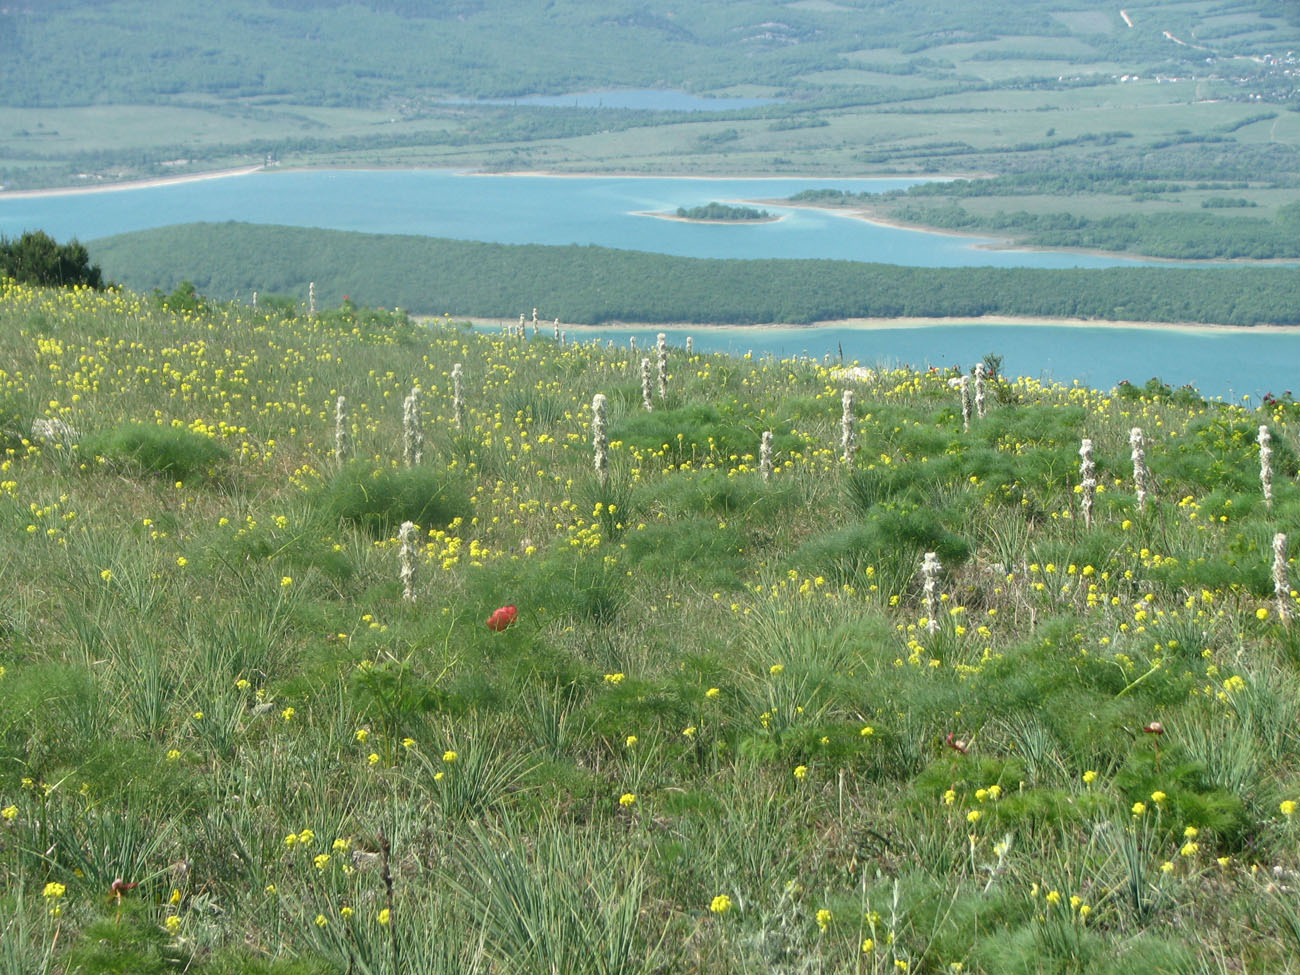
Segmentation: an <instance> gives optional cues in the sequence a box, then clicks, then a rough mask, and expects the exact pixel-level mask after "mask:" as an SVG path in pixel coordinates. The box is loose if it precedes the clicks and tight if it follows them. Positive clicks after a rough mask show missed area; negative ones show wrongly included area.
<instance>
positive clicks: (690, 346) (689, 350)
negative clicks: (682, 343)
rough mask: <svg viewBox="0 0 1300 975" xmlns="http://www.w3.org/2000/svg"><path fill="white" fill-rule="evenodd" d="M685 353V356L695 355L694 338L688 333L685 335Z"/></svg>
mask: <svg viewBox="0 0 1300 975" xmlns="http://www.w3.org/2000/svg"><path fill="white" fill-rule="evenodd" d="M686 354H687V356H693V355H695V339H694V338H692V337H691V336H689V335H688V336H686Z"/></svg>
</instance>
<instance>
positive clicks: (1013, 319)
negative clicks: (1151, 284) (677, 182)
mask: <svg viewBox="0 0 1300 975" xmlns="http://www.w3.org/2000/svg"><path fill="white" fill-rule="evenodd" d="M452 318H453V320H454V321H468V322H471V323H472V324H474V325H481V326H483V327H484V328H501V327H502V326H505V325H518V324H519V320H518V319H517V318H514V319H506V318H474V317H468V318H465V317H460V316H452ZM529 324H531V323H529ZM943 325H969V326H972V327H979V326H983V325H1013V326H1025V327H1033V326H1043V325H1046V326H1054V327H1073V328H1127V329H1155V330H1166V331H1169V330H1172V331H1178V332H1202V333H1206V334H1218V335H1221V334H1223V333H1225V332H1243V331H1249V332H1251V333H1254V334H1260V333H1265V334H1267V333H1277V334H1283V333H1295V332H1297V331H1300V325H1213V324H1210V325H1207V324H1205V323H1203V322H1137V321H1111V320H1108V319H1099V318H1035V317H1030V316H1022V315H983V316H980V317H966V318H918V317H904V318H837V319H828V320H826V321H820V322H812V323H810V324H807V325H798V324H791V323H789V322H764V323H760V324H756V325H736V324H727V323H725V322H719V323H710V324H707V325H702V324H700V323H699V322H607V323H605V324H602V325H574V324H566V323H564V322H560V328H561V330H564V331H568V332H570V333H583V332H629V333H630V332H659V331H664V330H668V329H672V330H674V331H684V330H691V329H694V330H696V331H698V332H713V331H736V330H743V329H761V330H765V331H766V330H784V331H790V332H799V331H807V330H813V329H827V328H846V329H855V330H859V331H864V332H867V331H878V330H880V329H888V328H932V327H935V326H943ZM538 326H539V330H540V332H542V333H545V334H547V335H549V334H551V329H552V328H553V325H552V323H551V322H550V321H540V322H538Z"/></svg>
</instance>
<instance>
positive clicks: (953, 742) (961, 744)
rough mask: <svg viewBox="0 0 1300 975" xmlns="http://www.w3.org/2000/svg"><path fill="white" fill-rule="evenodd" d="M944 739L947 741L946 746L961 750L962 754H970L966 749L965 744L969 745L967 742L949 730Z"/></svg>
mask: <svg viewBox="0 0 1300 975" xmlns="http://www.w3.org/2000/svg"><path fill="white" fill-rule="evenodd" d="M945 740H946V741H947V742H948V747H949V748H951V749H953V750H954V751H958V752H961V753H962V754H963V755H969V754H970V752H968V751H967V750H966V748H967V746H968V745H969V742H966V741H963V740H962V739H960V738H957V737H955V736H954V735H953V733H952V732H951V731H950V732H948V737H947V738H946V739H945Z"/></svg>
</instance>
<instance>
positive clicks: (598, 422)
mask: <svg viewBox="0 0 1300 975" xmlns="http://www.w3.org/2000/svg"><path fill="white" fill-rule="evenodd" d="M605 409H606V400H605V394H604V393H597V394H596V395H595V396H594V397H592V400H591V445H592V447H593V448H594V449H595V452H596V474H597V475H598V476H599V477H600V483H601V484H604V483H606V482H607V481H608V480H609V433H608V432H607V431H606V429H605Z"/></svg>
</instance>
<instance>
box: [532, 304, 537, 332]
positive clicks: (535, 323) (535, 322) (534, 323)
mask: <svg viewBox="0 0 1300 975" xmlns="http://www.w3.org/2000/svg"><path fill="white" fill-rule="evenodd" d="M533 328H534V329H535V328H537V309H536V308H534V309H533Z"/></svg>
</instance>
